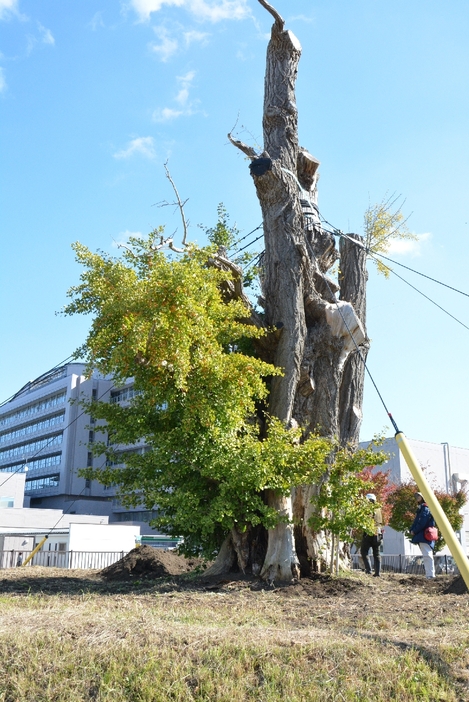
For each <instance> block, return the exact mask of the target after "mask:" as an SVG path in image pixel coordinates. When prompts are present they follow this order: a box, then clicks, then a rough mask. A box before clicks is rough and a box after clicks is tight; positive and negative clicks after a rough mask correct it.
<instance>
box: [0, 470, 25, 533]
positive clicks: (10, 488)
mask: <svg viewBox="0 0 469 702" xmlns="http://www.w3.org/2000/svg"><path fill="white" fill-rule="evenodd" d="M25 480H26V475H25V473H0V497H12V498H13V507H16V508H18V507H23V499H24V482H25ZM2 521H3V519H2Z"/></svg>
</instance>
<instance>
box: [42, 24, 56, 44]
mask: <svg viewBox="0 0 469 702" xmlns="http://www.w3.org/2000/svg"><path fill="white" fill-rule="evenodd" d="M38 27H39V31H40V33H41V35H42V43H43V44H55V39H54V37H53V36H52V32H51V31H50V29H46V28H45V27H43V26H42V24H40V23H39V22H38Z"/></svg>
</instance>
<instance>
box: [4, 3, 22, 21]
mask: <svg viewBox="0 0 469 702" xmlns="http://www.w3.org/2000/svg"><path fill="white" fill-rule="evenodd" d="M17 13H18V0H0V20H2V19H5V18H6V17H8V15H9V14H17Z"/></svg>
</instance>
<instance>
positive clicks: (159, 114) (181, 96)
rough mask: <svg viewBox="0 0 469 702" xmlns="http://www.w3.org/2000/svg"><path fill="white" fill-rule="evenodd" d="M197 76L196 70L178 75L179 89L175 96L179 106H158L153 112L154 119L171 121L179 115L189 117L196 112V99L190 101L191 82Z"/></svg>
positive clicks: (156, 120)
mask: <svg viewBox="0 0 469 702" xmlns="http://www.w3.org/2000/svg"><path fill="white" fill-rule="evenodd" d="M194 78H195V71H189V72H188V73H186V74H185V75H183V76H178V78H177V81H178V83H179V90H178V92H177V94H176V97H175V98H174V101H175V102H176V103H177V104H178V107H177V108H172V107H163V108H158V109H157V110H155V111H154V112H153V120H154V121H155V122H169V121H171V120H173V119H177V118H178V117H182V116H185V117H188V116H190V115H192V114H194V101H192V102H190V101H189V90H190V88H191V83H192V81H193V80H194Z"/></svg>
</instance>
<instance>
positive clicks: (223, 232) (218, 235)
mask: <svg viewBox="0 0 469 702" xmlns="http://www.w3.org/2000/svg"><path fill="white" fill-rule="evenodd" d="M217 215H218V220H217V223H216V225H215V227H210V228H209V229H207V230H206V234H207V237H208V240H209V242H210V243H211V244H213V245H214V246H216V247H217V248H218V247H219V246H223V247H225V248H227V249H229V248H230V247H232V246H233V245H234V244H235V243H236V240H237V238H238V234H239V229H238V228H237V227H236V226H233V225H230V223H229V219H230V218H229V215H228V212H227V211H226V208H225V206H224V205H223V204H222V203H220V204H219V205H218V207H217Z"/></svg>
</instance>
